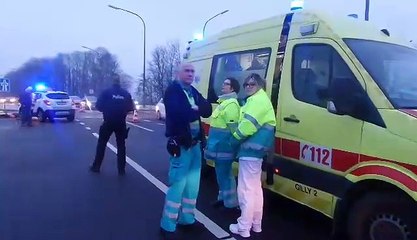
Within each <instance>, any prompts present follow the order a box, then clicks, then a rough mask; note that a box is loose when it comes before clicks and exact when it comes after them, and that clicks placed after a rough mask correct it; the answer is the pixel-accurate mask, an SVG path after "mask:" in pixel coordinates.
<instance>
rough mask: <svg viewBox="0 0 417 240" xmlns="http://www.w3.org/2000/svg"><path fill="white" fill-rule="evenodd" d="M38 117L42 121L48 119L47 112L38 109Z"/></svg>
mask: <svg viewBox="0 0 417 240" xmlns="http://www.w3.org/2000/svg"><path fill="white" fill-rule="evenodd" d="M38 119H39V121H40V122H45V121H46V114H45V112H44V111H43V110H38Z"/></svg>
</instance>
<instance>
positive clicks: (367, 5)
mask: <svg viewBox="0 0 417 240" xmlns="http://www.w3.org/2000/svg"><path fill="white" fill-rule="evenodd" d="M370 1H371V0H366V6H365V21H369V8H370V4H371V3H370Z"/></svg>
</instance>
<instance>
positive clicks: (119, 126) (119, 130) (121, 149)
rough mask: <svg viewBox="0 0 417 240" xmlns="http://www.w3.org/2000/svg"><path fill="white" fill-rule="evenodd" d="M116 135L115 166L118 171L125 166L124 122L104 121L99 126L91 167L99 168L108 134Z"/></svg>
mask: <svg viewBox="0 0 417 240" xmlns="http://www.w3.org/2000/svg"><path fill="white" fill-rule="evenodd" d="M113 132H114V134H115V135H116V143H117V167H118V170H119V172H120V171H124V170H125V166H126V145H125V140H126V123H125V122H124V123H108V122H104V123H103V124H102V125H101V127H100V132H99V137H98V143H97V149H96V157H95V159H94V163H93V167H94V168H96V169H100V166H101V163H102V162H103V158H104V152H105V150H106V145H107V142H108V141H109V139H110V136H111V135H112V134H113Z"/></svg>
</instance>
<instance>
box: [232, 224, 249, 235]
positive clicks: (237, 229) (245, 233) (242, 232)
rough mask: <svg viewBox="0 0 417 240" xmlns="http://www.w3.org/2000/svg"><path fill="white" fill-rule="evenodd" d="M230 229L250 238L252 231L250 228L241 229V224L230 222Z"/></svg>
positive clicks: (234, 232)
mask: <svg viewBox="0 0 417 240" xmlns="http://www.w3.org/2000/svg"><path fill="white" fill-rule="evenodd" d="M229 230H230V231H231V232H232V233H233V234H238V235H240V236H242V237H244V238H248V237H250V232H249V230H242V229H239V226H238V225H237V224H230V226H229Z"/></svg>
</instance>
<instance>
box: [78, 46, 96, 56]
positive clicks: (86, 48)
mask: <svg viewBox="0 0 417 240" xmlns="http://www.w3.org/2000/svg"><path fill="white" fill-rule="evenodd" d="M81 47H82V48H85V49H88V50H90V51H92V52H95V53H96V54H97V55H99V56H100V53H99V52H98V51H97V50H94V49H92V48H89V47H86V46H81Z"/></svg>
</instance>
